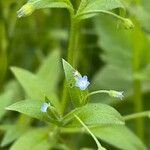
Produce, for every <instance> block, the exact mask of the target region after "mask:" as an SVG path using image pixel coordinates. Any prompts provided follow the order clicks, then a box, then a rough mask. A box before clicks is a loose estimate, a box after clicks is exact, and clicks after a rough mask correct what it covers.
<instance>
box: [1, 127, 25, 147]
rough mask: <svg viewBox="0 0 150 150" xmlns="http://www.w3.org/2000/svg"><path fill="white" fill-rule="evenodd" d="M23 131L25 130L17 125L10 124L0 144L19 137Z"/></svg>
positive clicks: (3, 144) (2, 144)
mask: <svg viewBox="0 0 150 150" xmlns="http://www.w3.org/2000/svg"><path fill="white" fill-rule="evenodd" d="M24 132H25V130H24V129H23V128H21V127H20V126H18V125H12V126H10V127H9V128H8V129H7V130H6V132H5V135H4V137H3V139H2V142H1V146H2V147H4V146H6V145H8V144H10V143H12V142H13V141H14V140H16V139H17V138H19V137H20V136H21V135H22V134H23V133H24Z"/></svg>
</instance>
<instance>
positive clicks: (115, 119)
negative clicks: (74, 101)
mask: <svg viewBox="0 0 150 150" xmlns="http://www.w3.org/2000/svg"><path fill="white" fill-rule="evenodd" d="M75 114H76V115H77V116H78V117H79V118H80V119H81V120H82V121H83V122H84V123H85V124H86V125H87V126H99V125H110V124H124V119H123V117H122V116H121V115H120V114H119V112H117V111H116V110H115V109H114V108H113V107H111V106H109V105H105V104H100V103H99V104H87V105H85V106H82V107H79V108H76V109H75V110H73V111H72V112H70V113H69V114H67V115H66V116H65V117H64V122H67V123H68V124H67V125H66V127H77V126H80V123H79V122H78V121H77V120H76V119H75V118H74V115H75Z"/></svg>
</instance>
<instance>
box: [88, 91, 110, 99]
mask: <svg viewBox="0 0 150 150" xmlns="http://www.w3.org/2000/svg"><path fill="white" fill-rule="evenodd" d="M109 92H110V91H108V90H98V91H94V92H91V93H89V94H88V95H87V97H86V98H88V97H89V96H92V95H95V94H102V93H104V94H109Z"/></svg>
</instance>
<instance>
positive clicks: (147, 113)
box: [124, 111, 150, 121]
mask: <svg viewBox="0 0 150 150" xmlns="http://www.w3.org/2000/svg"><path fill="white" fill-rule="evenodd" d="M142 117H149V118H150V111H143V112H139V113H135V114H131V115H127V116H124V120H125V121H128V120H131V119H137V118H142Z"/></svg>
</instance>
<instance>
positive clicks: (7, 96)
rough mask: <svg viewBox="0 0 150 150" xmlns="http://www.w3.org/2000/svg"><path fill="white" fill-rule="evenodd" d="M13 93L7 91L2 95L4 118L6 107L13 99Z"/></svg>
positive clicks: (0, 112) (0, 117) (0, 96)
mask: <svg viewBox="0 0 150 150" xmlns="http://www.w3.org/2000/svg"><path fill="white" fill-rule="evenodd" d="M12 95H13V94H12V92H11V91H8V92H5V93H3V94H2V95H0V119H2V118H3V116H4V115H5V112H6V110H5V107H7V106H8V105H10V103H11V101H12Z"/></svg>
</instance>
